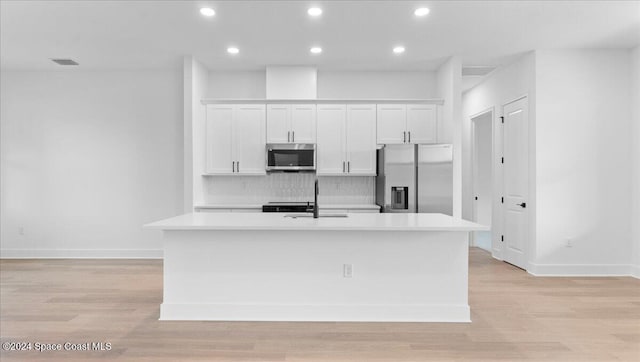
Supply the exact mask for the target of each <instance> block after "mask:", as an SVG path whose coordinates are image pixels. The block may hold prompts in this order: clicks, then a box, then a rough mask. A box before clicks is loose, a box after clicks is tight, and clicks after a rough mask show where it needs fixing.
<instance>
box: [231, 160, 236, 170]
mask: <svg viewBox="0 0 640 362" xmlns="http://www.w3.org/2000/svg"><path fill="white" fill-rule="evenodd" d="M231 172H236V161H231Z"/></svg>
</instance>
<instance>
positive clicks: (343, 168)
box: [342, 161, 345, 173]
mask: <svg viewBox="0 0 640 362" xmlns="http://www.w3.org/2000/svg"><path fill="white" fill-rule="evenodd" d="M344 172H345V166H344V161H342V173H344Z"/></svg>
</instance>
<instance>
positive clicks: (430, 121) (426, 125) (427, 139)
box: [407, 104, 438, 143]
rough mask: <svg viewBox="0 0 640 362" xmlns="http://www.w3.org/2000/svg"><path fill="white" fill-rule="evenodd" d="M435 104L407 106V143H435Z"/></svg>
mask: <svg viewBox="0 0 640 362" xmlns="http://www.w3.org/2000/svg"><path fill="white" fill-rule="evenodd" d="M436 107H437V106H436V105H435V104H409V105H407V132H408V134H407V135H408V136H407V141H408V142H410V143H437V142H438V137H437V135H438V118H437V112H436Z"/></svg>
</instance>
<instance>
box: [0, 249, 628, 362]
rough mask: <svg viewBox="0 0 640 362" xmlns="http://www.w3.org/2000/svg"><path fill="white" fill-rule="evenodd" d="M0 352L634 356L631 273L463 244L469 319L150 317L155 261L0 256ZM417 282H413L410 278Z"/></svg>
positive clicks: (296, 357)
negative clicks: (521, 261)
mask: <svg viewBox="0 0 640 362" xmlns="http://www.w3.org/2000/svg"><path fill="white" fill-rule="evenodd" d="M0 276H1V278H0V303H1V309H0V340H1V342H2V343H4V342H32V343H36V342H40V343H65V342H72V343H85V342H109V343H111V346H112V348H111V350H109V351H80V352H68V351H61V352H57V351H56V352H52V351H50V352H35V351H33V350H31V351H25V352H15V351H14V352H11V351H4V350H3V351H2V352H1V354H0V359H1V360H2V361H29V360H46V361H54V360H65V361H68V360H78V361H87V360H94V359H95V360H122V361H133V360H141V361H184V360H207V361H443V360H454V361H462V360H473V361H481V360H486V361H517V360H537V361H617V360H624V361H640V281H639V280H637V279H633V278H630V277H608V278H542V277H533V276H531V275H529V274H527V273H526V272H523V271H522V270H519V269H517V268H515V267H513V266H510V265H508V264H506V263H502V262H499V261H496V260H494V259H492V258H491V257H490V256H489V254H487V253H485V252H484V251H482V250H479V249H471V253H470V280H469V299H470V305H471V312H472V320H473V322H472V323H470V324H462V323H461V324H457V323H455V324H454V323H285V322H279V323H253V322H176V321H162V322H161V321H158V315H159V305H160V303H161V302H162V261H158V260H2V261H0ZM416 287H418V286H416Z"/></svg>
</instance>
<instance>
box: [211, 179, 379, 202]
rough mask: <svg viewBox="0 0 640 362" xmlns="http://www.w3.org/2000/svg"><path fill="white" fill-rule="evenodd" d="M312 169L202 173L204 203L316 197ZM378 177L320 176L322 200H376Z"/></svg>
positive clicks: (309, 199) (296, 199)
mask: <svg viewBox="0 0 640 362" xmlns="http://www.w3.org/2000/svg"><path fill="white" fill-rule="evenodd" d="M315 177H316V176H315V174H313V173H272V174H269V175H266V176H206V177H203V180H202V181H203V186H204V202H205V204H229V203H233V204H265V203H267V202H269V201H313V182H314V180H315ZM375 182H376V181H375V177H365V176H362V177H353V176H350V177H331V176H321V177H320V178H319V188H320V193H319V194H318V202H319V203H320V204H321V205H322V204H374V203H375Z"/></svg>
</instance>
